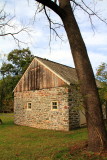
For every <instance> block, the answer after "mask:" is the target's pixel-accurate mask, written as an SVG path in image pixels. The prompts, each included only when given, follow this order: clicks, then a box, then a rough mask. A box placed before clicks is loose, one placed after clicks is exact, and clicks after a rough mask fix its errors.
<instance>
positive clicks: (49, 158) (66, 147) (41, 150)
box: [0, 114, 107, 160]
mask: <svg viewBox="0 0 107 160" xmlns="http://www.w3.org/2000/svg"><path fill="white" fill-rule="evenodd" d="M0 118H1V119H2V121H3V124H1V125H0V151H1V152H0V160H107V154H106V153H105V154H102V153H95V154H94V153H91V152H87V150H86V143H87V130H86V128H83V129H78V130H73V131H69V132H63V131H52V130H42V129H36V128H30V127H25V126H17V125H15V124H14V122H13V119H14V116H13V114H0Z"/></svg>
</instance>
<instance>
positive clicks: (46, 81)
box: [14, 60, 65, 92]
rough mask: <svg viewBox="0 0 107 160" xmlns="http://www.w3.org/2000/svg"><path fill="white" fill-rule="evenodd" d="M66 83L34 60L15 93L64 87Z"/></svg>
mask: <svg viewBox="0 0 107 160" xmlns="http://www.w3.org/2000/svg"><path fill="white" fill-rule="evenodd" d="M64 85H65V82H64V81H63V80H62V79H60V78H59V77H57V75H55V74H54V73H52V72H51V71H50V70H49V69H47V68H46V67H45V66H43V65H42V64H40V63H39V62H38V61H37V60H34V61H33V62H32V64H31V65H30V66H29V68H28V70H27V71H26V72H25V74H24V75H23V77H22V78H21V80H20V81H19V83H18V85H17V87H16V88H15V90H14V92H22V91H30V90H39V89H45V88H54V87H60V86H64Z"/></svg>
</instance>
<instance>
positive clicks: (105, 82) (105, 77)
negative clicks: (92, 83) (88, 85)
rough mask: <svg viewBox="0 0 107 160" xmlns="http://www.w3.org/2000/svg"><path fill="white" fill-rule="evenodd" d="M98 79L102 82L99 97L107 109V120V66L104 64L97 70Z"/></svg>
mask: <svg viewBox="0 0 107 160" xmlns="http://www.w3.org/2000/svg"><path fill="white" fill-rule="evenodd" d="M96 78H97V79H98V80H99V81H101V88H100V89H99V95H100V99H101V103H102V105H105V107H106V119H107V64H106V63H102V64H101V65H99V66H98V68H97V73H96Z"/></svg>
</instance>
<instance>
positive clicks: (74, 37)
mask: <svg viewBox="0 0 107 160" xmlns="http://www.w3.org/2000/svg"><path fill="white" fill-rule="evenodd" d="M60 7H61V8H62V9H63V10H64V11H65V15H64V16H61V19H62V21H63V24H64V27H65V31H66V33H67V37H68V40H69V44H70V48H71V51H72V55H73V59H74V63H75V67H76V71H77V76H78V80H79V84H80V91H81V93H82V96H83V100H84V107H85V114H86V120H87V127H88V149H89V150H90V151H101V150H104V149H105V148H107V133H106V129H105V125H104V121H103V116H102V110H101V104H100V98H99V94H98V90H97V86H96V82H95V78H94V74H93V70H92V67H91V64H90V61H89V58H88V54H87V50H86V47H85V43H84V41H83V39H82V36H81V33H80V30H79V27H78V24H77V22H76V19H75V17H74V14H73V11H72V7H71V4H70V2H69V1H66V0H60Z"/></svg>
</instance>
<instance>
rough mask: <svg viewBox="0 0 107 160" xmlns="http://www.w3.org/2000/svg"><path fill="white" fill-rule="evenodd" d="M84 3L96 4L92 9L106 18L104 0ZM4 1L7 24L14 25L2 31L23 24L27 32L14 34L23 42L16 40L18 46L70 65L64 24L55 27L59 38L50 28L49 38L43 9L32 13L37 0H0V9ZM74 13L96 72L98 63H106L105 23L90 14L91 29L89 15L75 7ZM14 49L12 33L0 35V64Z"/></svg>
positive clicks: (105, 0) (70, 58) (70, 57)
mask: <svg viewBox="0 0 107 160" xmlns="http://www.w3.org/2000/svg"><path fill="white" fill-rule="evenodd" d="M78 1H80V0H78ZM88 3H89V4H88V6H90V7H91V9H95V8H94V7H95V6H96V11H97V13H98V15H99V16H100V17H104V18H107V9H106V7H107V0H89V1H88ZM4 4H5V8H4V9H5V12H6V13H7V14H8V15H9V16H8V18H10V17H13V18H12V20H11V21H10V24H11V25H13V26H14V29H13V28H9V27H6V28H5V32H16V31H18V30H20V29H21V28H22V27H26V28H27V30H28V33H26V32H21V33H20V34H18V35H16V37H17V38H18V39H19V40H20V41H22V42H25V43H26V44H24V43H20V47H21V48H27V47H29V49H30V50H31V52H32V54H33V55H35V56H39V57H43V58H47V59H50V60H52V61H55V62H58V63H61V64H65V65H67V66H71V67H74V63H73V59H72V54H71V51H70V47H69V43H68V40H67V37H66V34H65V31H64V28H61V27H60V28H57V32H58V34H59V36H60V37H61V39H62V40H61V39H59V38H58V37H56V35H55V34H54V33H53V32H52V34H51V41H50V30H49V23H48V21H47V18H46V16H45V15H44V12H43V11H42V12H39V13H36V9H37V4H35V1H34V0H30V1H28V0H23V1H22V0H18V1H17V0H0V9H1V8H2V7H3V5H4ZM94 4H95V6H94ZM35 13H36V14H35ZM48 13H49V14H50V15H51V17H52V19H53V20H54V22H58V23H61V20H60V18H59V17H58V16H57V15H56V14H54V13H53V12H50V11H48ZM75 16H76V20H77V22H78V25H79V28H80V31H81V34H82V37H83V39H84V42H85V44H86V47H87V52H88V55H89V58H90V61H91V64H92V67H93V70H94V73H96V69H97V67H98V66H99V65H100V64H101V63H103V62H105V63H107V25H106V24H105V23H103V22H101V21H100V20H99V19H98V18H96V17H93V24H94V31H93V30H92V27H91V24H90V20H89V17H88V15H87V14H86V13H85V12H84V11H81V10H80V9H76V10H75ZM14 49H18V45H17V44H16V43H15V41H14V39H13V37H11V36H5V37H0V65H1V64H2V63H3V62H4V61H6V56H7V55H8V53H9V52H11V51H12V50H14Z"/></svg>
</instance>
